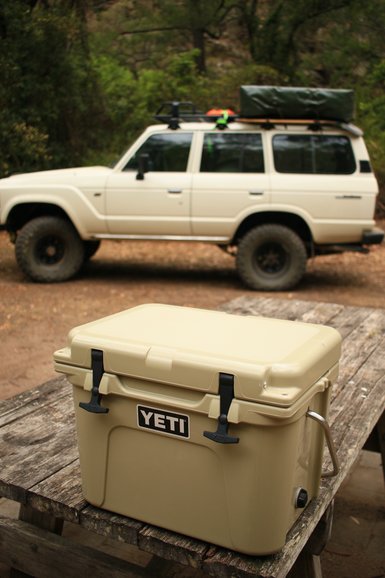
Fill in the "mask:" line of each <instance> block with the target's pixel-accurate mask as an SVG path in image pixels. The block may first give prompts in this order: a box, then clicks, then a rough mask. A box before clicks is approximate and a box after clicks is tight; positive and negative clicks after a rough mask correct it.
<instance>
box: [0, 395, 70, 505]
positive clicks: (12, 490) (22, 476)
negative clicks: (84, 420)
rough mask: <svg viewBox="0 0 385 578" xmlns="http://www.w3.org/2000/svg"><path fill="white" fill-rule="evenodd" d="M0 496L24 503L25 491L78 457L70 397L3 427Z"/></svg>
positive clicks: (45, 405)
mask: <svg viewBox="0 0 385 578" xmlns="http://www.w3.org/2000/svg"><path fill="white" fill-rule="evenodd" d="M1 441H2V443H1V446H0V459H1V462H2V468H1V471H0V495H2V496H3V497H6V498H10V499H15V500H17V501H20V502H22V503H23V502H25V492H26V490H28V489H29V488H31V487H32V486H34V485H36V484H37V483H39V482H41V481H42V480H44V479H46V478H47V477H49V476H50V475H52V474H53V473H54V472H55V471H58V470H60V469H61V468H63V467H65V466H66V465H67V464H69V463H72V462H74V461H75V460H76V458H77V456H78V450H77V444H76V441H75V424H74V410H73V405H72V403H69V400H68V398H66V397H64V398H59V399H56V400H55V401H53V402H52V403H48V404H42V405H40V407H39V409H36V411H33V412H31V413H29V414H28V415H25V416H23V417H21V418H20V419H18V420H16V421H11V422H10V423H8V424H7V425H5V426H3V427H2V428H1Z"/></svg>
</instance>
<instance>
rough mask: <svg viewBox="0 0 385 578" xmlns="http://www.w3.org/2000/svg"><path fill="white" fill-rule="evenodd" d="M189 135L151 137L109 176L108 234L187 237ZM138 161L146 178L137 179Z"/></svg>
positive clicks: (167, 133)
mask: <svg viewBox="0 0 385 578" xmlns="http://www.w3.org/2000/svg"><path fill="white" fill-rule="evenodd" d="M191 142H192V132H183V131H178V132H175V131H172V132H159V133H156V134H152V135H150V136H149V137H148V138H147V140H146V141H145V142H144V143H143V144H142V145H141V146H140V147H139V149H138V150H137V151H136V152H135V153H134V154H133V155H132V156H131V158H129V159H128V160H127V162H126V164H125V166H124V167H123V168H122V169H121V170H119V171H117V172H113V173H112V174H111V176H110V177H109V179H108V181H107V186H106V214H107V222H108V230H109V232H110V233H112V234H119V235H122V236H125V235H127V236H129V235H144V236H151V235H154V236H164V235H189V234H190V195H191V173H190V172H187V169H188V162H189V155H190V148H191ZM140 155H146V157H147V160H148V172H146V173H145V174H144V177H143V179H142V180H138V179H137V175H138V168H139V157H140Z"/></svg>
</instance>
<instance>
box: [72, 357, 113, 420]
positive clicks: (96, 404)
mask: <svg viewBox="0 0 385 578" xmlns="http://www.w3.org/2000/svg"><path fill="white" fill-rule="evenodd" d="M91 368H92V390H91V399H90V401H89V402H88V403H84V402H82V401H81V402H80V403H79V407H81V408H82V409H85V410H86V411H89V412H91V413H108V412H109V409H108V407H102V406H101V405H100V401H101V399H102V395H101V393H100V392H99V385H100V382H101V380H102V377H103V373H104V365H103V351H100V350H99V349H91Z"/></svg>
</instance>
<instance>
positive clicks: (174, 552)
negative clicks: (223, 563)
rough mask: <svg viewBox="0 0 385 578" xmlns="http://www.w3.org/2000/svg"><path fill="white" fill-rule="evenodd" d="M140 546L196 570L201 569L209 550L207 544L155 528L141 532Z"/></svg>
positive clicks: (146, 528) (144, 529)
mask: <svg viewBox="0 0 385 578" xmlns="http://www.w3.org/2000/svg"><path fill="white" fill-rule="evenodd" d="M138 546H139V548H140V549H141V550H144V551H145V552H150V553H151V554H155V555H157V556H160V557H161V558H166V560H172V561H173V562H178V563H179V564H183V565H186V566H193V567H194V568H200V567H201V564H202V561H203V559H204V557H205V555H206V553H207V552H208V550H209V546H208V544H206V543H205V542H201V541H200V540H194V539H192V538H189V537H187V536H183V535H182V534H177V533H176V532H170V531H168V530H164V529H162V528H157V527H155V526H145V527H144V528H143V529H142V530H141V531H140V533H139V542H138Z"/></svg>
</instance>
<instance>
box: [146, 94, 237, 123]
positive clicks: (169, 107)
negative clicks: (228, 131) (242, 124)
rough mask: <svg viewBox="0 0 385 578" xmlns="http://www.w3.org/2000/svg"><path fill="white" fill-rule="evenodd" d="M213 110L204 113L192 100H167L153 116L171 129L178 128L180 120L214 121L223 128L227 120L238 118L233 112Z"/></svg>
mask: <svg viewBox="0 0 385 578" xmlns="http://www.w3.org/2000/svg"><path fill="white" fill-rule="evenodd" d="M215 112H217V114H215ZM215 112H209V113H207V114H205V113H203V112H201V111H198V110H197V109H196V107H195V105H194V104H193V103H192V102H178V101H168V102H164V103H163V104H162V105H161V106H160V108H159V109H158V111H157V112H156V114H155V118H156V120H159V121H160V122H164V123H166V124H168V126H169V128H171V129H172V130H177V129H178V128H180V125H179V123H180V122H215V123H216V127H217V128H219V129H223V128H226V127H227V123H228V122H232V121H234V120H236V119H237V118H238V116H237V115H235V114H229V113H228V112H227V110H221V109H218V111H215Z"/></svg>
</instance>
